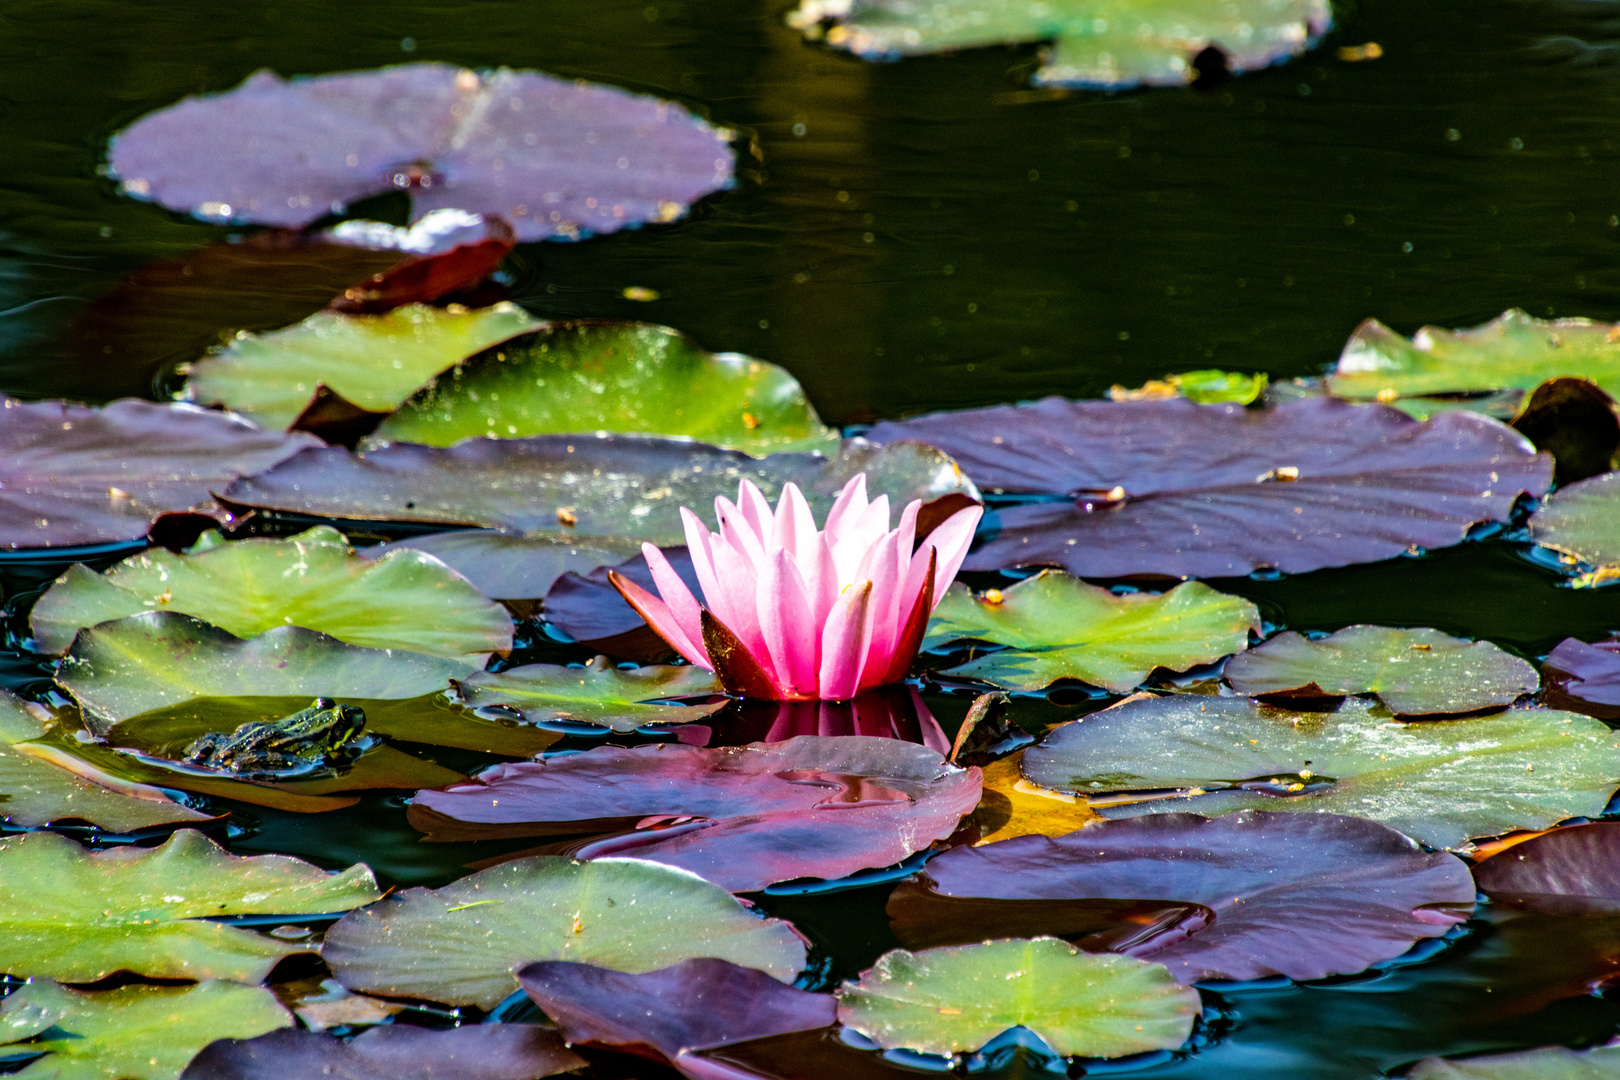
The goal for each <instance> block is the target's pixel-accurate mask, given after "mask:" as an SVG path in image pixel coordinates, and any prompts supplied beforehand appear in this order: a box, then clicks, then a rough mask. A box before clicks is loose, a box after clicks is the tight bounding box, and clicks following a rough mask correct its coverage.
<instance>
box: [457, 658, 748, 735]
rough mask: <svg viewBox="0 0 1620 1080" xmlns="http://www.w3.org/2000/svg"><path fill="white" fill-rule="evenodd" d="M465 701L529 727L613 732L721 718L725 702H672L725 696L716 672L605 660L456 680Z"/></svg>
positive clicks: (487, 673)
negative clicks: (566, 724)
mask: <svg viewBox="0 0 1620 1080" xmlns="http://www.w3.org/2000/svg"><path fill="white" fill-rule="evenodd" d="M456 686H457V688H458V690H459V691H460V695H461V700H462V702H463V703H464V704H466V705H467V706H469V707H471V708H485V707H488V706H491V705H498V706H503V707H505V708H507V709H511V710H513V711H514V712H517V713H521V714H522V716H523V719H524V720H526V721H528V722H529V723H531V724H533V723H540V722H545V721H555V720H567V721H570V722H572V723H576V724H594V725H597V726H599V727H603V728H608V729H611V730H613V731H634V730H636V729H637V728H639V727H641V726H643V725H645V724H685V723H691V722H692V721H694V720H701V719H702V718H703V717H705V716H708V715H710V714H712V713H715V712H718V711H719V710H720V709H723V708H724V707H725V704H726V703H725V701H724V700H720V701H714V702H708V703H703V704H696V705H680V704H670V703H667V702H668V699H671V698H676V699H678V698H693V697H711V696H718V695H720V694H721V689H720V683H719V680H717V679H716V678H715V676H714V672H712V671H708V670H706V669H704V668H700V667H693V666H692V665H690V664H683V665H680V666H675V665H672V664H659V665H652V666H648V667H641V668H634V669H631V670H628V671H627V670H625V669H623V668H617V667H613V666H611V665H610V664H608V663H607V658H606V657H598V658H597V660H596V661H595V662H593V663H591V664H589V665H587V666H585V667H564V666H563V665H561V664H524V665H523V666H521V667H515V668H507V669H506V670H505V671H499V672H495V671H479V672H475V673H474V674H471V675H467V676H464V677H461V678H458V679H456Z"/></svg>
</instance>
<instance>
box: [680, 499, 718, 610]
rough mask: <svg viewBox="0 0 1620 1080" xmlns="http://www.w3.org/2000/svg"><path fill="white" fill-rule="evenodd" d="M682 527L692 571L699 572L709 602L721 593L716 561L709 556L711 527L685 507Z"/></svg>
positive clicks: (700, 585)
mask: <svg viewBox="0 0 1620 1080" xmlns="http://www.w3.org/2000/svg"><path fill="white" fill-rule="evenodd" d="M681 526H682V528H684V529H685V530H686V550H687V553H688V554H690V555H691V556H692V569H693V570H695V571H696V572H697V579H698V585H699V587H700V588H702V590H703V597H704V599H705V600H707V599H709V597H711V596H714V595H715V594H717V593H719V591H720V586H719V584H718V579H717V578H716V577H715V574H714V559H713V558H712V557H711V556H710V555H709V536H710V533H709V527H708V526H707V525H705V524H703V519H702V518H700V517H698V516H697V515H696V514H694V513H692V511H690V510H688V509H687V508H686V507H684V506H683V507H681Z"/></svg>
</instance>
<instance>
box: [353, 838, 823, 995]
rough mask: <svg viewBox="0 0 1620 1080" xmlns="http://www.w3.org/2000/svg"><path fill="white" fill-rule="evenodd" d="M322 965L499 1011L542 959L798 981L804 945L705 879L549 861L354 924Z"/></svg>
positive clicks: (427, 894) (372, 989)
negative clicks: (731, 966) (522, 973)
mask: <svg viewBox="0 0 1620 1080" xmlns="http://www.w3.org/2000/svg"><path fill="white" fill-rule="evenodd" d="M321 955H322V956H323V957H324V958H325V959H326V962H327V963H328V964H329V965H331V967H332V970H333V972H334V973H336V975H337V977H338V981H340V982H341V983H343V985H344V986H346V987H348V988H349V989H350V990H359V991H366V992H368V993H374V994H385V995H390V996H398V997H413V998H425V999H427V1000H430V1001H442V1002H445V1003H447V1004H450V1005H477V1006H479V1007H480V1008H484V1009H491V1008H494V1007H495V1006H496V1005H497V1004H498V1003H499V1002H500V1001H501V999H502V998H504V997H506V996H507V995H508V994H510V993H511V992H512V991H513V990H516V989H517V985H518V984H517V979H516V977H515V976H514V975H513V974H512V972H513V969H515V968H517V967H520V966H522V965H523V964H526V963H531V962H534V961H537V960H573V961H576V962H579V963H585V964H595V965H596V966H597V967H605V968H611V969H613V970H614V971H628V972H632V973H638V972H645V971H657V970H658V969H659V968H665V967H669V966H670V965H671V964H677V963H680V962H681V961H682V960H687V959H691V958H693V957H700V956H710V957H716V958H718V959H721V960H730V961H731V962H732V963H735V964H742V965H743V966H745V967H755V968H759V969H760V970H761V971H764V972H765V973H766V974H768V975H770V976H772V977H773V978H776V979H780V980H781V981H783V982H791V981H792V980H793V978H794V976H795V975H796V974H797V973H798V971H799V969H800V968H802V967H803V966H804V960H805V946H804V941H803V940H802V939H801V938H800V937H799V936H798V934H797V933H796V932H795V931H794V930H793V928H792V927H791V926H790V925H788V924H787V923H785V922H782V921H781V920H779V919H760V918H758V917H757V916H755V915H753V914H752V913H751V912H749V910H748V909H747V908H744V907H743V906H742V904H741V903H739V902H738V901H737V900H736V899H735V898H734V897H733V896H732V895H731V894H730V893H728V892H726V891H725V890H724V889H722V888H720V886H718V885H714V884H711V883H710V882H707V881H704V880H703V879H702V878H700V877H698V876H697V875H696V874H691V873H688V872H686V871H684V870H677V869H675V868H674V867H670V866H661V865H659V864H657V863H651V862H644V861H642V860H639V859H598V860H596V861H594V862H576V861H574V860H572V859H561V858H550V857H538V858H532V859H519V860H517V861H515V862H508V863H502V864H501V865H499V866H495V867H491V868H490V869H488V870H481V871H479V872H478V873H476V874H472V875H470V876H468V877H464V878H462V879H461V880H460V881H457V882H455V883H454V884H451V885H447V886H445V887H444V888H442V889H406V890H405V891H404V892H399V893H394V894H393V895H392V896H390V897H388V898H387V899H386V900H383V901H382V902H381V903H378V904H373V905H372V906H371V907H368V908H364V909H362V910H360V911H357V912H352V913H350V914H348V915H345V916H344V917H343V918H342V919H340V920H339V921H338V922H337V923H336V924H334V925H333V926H332V928H331V929H330V930H328V931H327V932H326V944H325V945H324V946H323V948H322V950H321Z"/></svg>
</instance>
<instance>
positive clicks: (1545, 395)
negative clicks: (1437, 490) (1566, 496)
mask: <svg viewBox="0 0 1620 1080" xmlns="http://www.w3.org/2000/svg"><path fill="white" fill-rule="evenodd" d="M1397 404H1398V403H1397ZM1513 430H1515V431H1517V432H1518V433H1519V434H1521V435H1523V436H1524V437H1525V438H1527V439H1529V440H1530V441H1531V442H1533V443H1535V445H1536V448H1537V449H1539V450H1545V451H1547V452H1548V453H1549V454H1551V455H1552V456H1553V460H1554V461H1555V462H1556V463H1557V467H1556V468H1555V469H1554V471H1553V480H1554V481H1555V482H1556V483H1557V484H1558V486H1559V487H1563V486H1565V485H1568V484H1573V483H1575V482H1576V481H1579V480H1585V479H1587V478H1588V477H1591V476H1597V475H1599V474H1600V473H1606V472H1608V471H1609V470H1610V469H1613V468H1615V467H1616V466H1617V465H1620V403H1616V402H1615V400H1614V398H1613V397H1611V396H1610V395H1609V394H1607V393H1605V392H1604V391H1603V389H1602V388H1601V387H1599V386H1597V385H1596V384H1594V383H1591V382H1588V381H1587V380H1585V379H1574V378H1557V379H1548V380H1547V381H1546V382H1544V383H1542V384H1541V385H1540V386H1538V387H1536V388H1535V390H1533V391H1532V392H1531V393H1530V396H1529V398H1528V399H1527V400H1526V401H1525V403H1524V406H1523V407H1522V408H1521V409H1520V410H1519V414H1518V415H1517V416H1515V417H1514V418H1513Z"/></svg>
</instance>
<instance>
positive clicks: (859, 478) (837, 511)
mask: <svg viewBox="0 0 1620 1080" xmlns="http://www.w3.org/2000/svg"><path fill="white" fill-rule="evenodd" d="M865 509H866V474H865V473H856V474H855V475H854V476H853V477H852V478H851V479H850V481H849V483H847V484H845V485H844V489H843V490H842V491H840V492H839V493H838V498H837V499H835V500H833V505H832V509H831V510H829V511H827V523H826V524H825V525H823V526H822V527H821V528H822V531H823V532H825V533H826V534H827V535H828V536H829V537H832V538H836V537H837V536H838V534H839V531H840V530H841V529H842V528H843V524H844V519H845V518H846V517H850V516H854V515H858V514H860V513H861V512H862V511H864V510H865Z"/></svg>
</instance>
